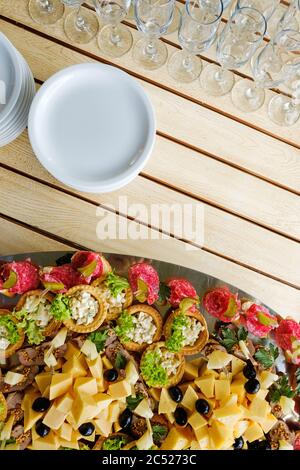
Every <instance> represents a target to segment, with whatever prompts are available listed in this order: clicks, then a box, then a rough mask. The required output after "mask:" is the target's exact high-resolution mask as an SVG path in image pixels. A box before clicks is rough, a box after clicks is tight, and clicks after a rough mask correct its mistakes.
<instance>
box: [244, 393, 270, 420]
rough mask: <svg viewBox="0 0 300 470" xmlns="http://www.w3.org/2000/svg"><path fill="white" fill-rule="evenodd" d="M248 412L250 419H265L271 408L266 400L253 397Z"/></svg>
mask: <svg viewBox="0 0 300 470" xmlns="http://www.w3.org/2000/svg"><path fill="white" fill-rule="evenodd" d="M249 411H250V413H251V414H250V416H251V419H252V420H255V418H256V417H257V418H266V416H267V414H269V413H270V411H271V407H270V405H269V403H268V402H267V401H266V400H264V399H262V398H259V397H255V398H254V399H253V400H252V402H251V405H250V406H249Z"/></svg>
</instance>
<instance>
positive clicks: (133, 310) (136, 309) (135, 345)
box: [116, 304, 163, 351]
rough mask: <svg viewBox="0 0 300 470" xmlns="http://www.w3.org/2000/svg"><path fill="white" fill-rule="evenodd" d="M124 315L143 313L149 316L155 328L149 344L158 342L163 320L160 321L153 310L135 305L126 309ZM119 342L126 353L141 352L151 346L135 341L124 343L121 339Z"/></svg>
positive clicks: (157, 313)
mask: <svg viewBox="0 0 300 470" xmlns="http://www.w3.org/2000/svg"><path fill="white" fill-rule="evenodd" d="M126 313H127V314H129V315H135V314H139V313H144V314H146V315H149V316H150V317H151V319H152V320H153V323H154V326H155V328H156V330H155V332H154V333H153V336H152V338H151V343H157V341H159V340H160V337H161V334H162V326H163V320H162V317H161V314H160V313H159V312H158V311H157V310H156V309H155V308H153V307H151V306H150V305H146V304H135V305H132V306H131V307H129V308H127V309H126ZM116 331H117V330H116ZM145 333H146V332H145ZM117 334H118V333H117ZM120 341H121V343H122V344H123V345H124V348H125V349H127V350H128V351H143V350H144V349H145V348H147V346H149V344H151V343H148V342H143V343H140V342H135V341H124V340H122V338H120Z"/></svg>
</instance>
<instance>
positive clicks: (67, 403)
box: [55, 393, 74, 413]
mask: <svg viewBox="0 0 300 470" xmlns="http://www.w3.org/2000/svg"><path fill="white" fill-rule="evenodd" d="M73 402H74V399H73V397H72V396H71V395H70V394H69V393H66V395H63V396H61V397H59V398H57V399H56V400H55V407H56V409H57V410H58V411H60V412H61V413H69V411H70V410H71V408H72V405H73Z"/></svg>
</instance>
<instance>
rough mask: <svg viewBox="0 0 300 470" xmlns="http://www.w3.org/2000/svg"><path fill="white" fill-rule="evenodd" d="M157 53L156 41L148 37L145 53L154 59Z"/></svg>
mask: <svg viewBox="0 0 300 470" xmlns="http://www.w3.org/2000/svg"><path fill="white" fill-rule="evenodd" d="M156 52H157V47H156V39H154V38H151V37H148V42H147V45H146V47H145V53H146V54H147V55H148V56H150V57H154V56H155V54H156Z"/></svg>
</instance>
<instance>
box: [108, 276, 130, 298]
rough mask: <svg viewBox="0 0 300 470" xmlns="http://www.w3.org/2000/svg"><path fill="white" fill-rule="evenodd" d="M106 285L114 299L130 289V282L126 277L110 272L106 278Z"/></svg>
mask: <svg viewBox="0 0 300 470" xmlns="http://www.w3.org/2000/svg"><path fill="white" fill-rule="evenodd" d="M105 285H106V286H107V287H108V288H109V290H110V292H111V295H112V296H113V297H117V296H118V295H119V294H121V293H122V292H124V291H125V290H126V289H128V287H129V282H128V281H127V279H126V277H121V276H118V275H117V274H115V273H113V272H110V273H108V275H107V276H106V279H105Z"/></svg>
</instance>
